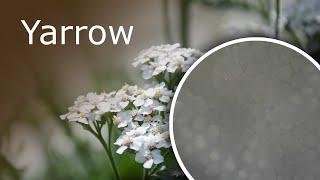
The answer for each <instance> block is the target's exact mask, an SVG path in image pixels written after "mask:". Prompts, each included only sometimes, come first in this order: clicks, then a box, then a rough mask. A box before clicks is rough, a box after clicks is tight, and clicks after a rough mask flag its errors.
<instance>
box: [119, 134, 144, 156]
mask: <svg viewBox="0 0 320 180" xmlns="http://www.w3.org/2000/svg"><path fill="white" fill-rule="evenodd" d="M114 144H116V145H118V146H120V147H119V148H118V150H117V153H118V154H122V153H123V152H124V151H125V150H126V149H128V148H130V149H133V150H135V151H139V150H140V148H141V146H142V137H133V136H130V135H127V134H124V135H121V136H120V137H119V138H118V139H117V141H116V142H115V143H114Z"/></svg>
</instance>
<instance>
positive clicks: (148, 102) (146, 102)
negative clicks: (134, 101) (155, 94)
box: [144, 99, 153, 107]
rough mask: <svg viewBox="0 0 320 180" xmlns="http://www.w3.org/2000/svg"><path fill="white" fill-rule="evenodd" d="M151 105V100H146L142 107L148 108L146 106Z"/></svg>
mask: <svg viewBox="0 0 320 180" xmlns="http://www.w3.org/2000/svg"><path fill="white" fill-rule="evenodd" d="M151 104H153V101H152V99H147V100H145V102H144V107H148V106H150V105H151Z"/></svg>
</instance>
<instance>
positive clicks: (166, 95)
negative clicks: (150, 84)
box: [153, 82, 173, 103]
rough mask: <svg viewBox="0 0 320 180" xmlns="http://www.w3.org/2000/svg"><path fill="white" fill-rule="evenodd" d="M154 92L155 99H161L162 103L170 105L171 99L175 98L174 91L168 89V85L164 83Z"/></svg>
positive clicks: (156, 87)
mask: <svg viewBox="0 0 320 180" xmlns="http://www.w3.org/2000/svg"><path fill="white" fill-rule="evenodd" d="M153 90H154V91H155V95H154V98H157V99H159V100H160V101H161V102H165V103H168V102H169V101H170V97H172V96H173V93H172V91H171V90H168V89H167V88H166V84H165V83H164V82H162V83H160V84H157V85H156V86H155V87H154V88H153Z"/></svg>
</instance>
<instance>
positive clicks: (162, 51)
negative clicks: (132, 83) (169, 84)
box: [133, 44, 202, 79]
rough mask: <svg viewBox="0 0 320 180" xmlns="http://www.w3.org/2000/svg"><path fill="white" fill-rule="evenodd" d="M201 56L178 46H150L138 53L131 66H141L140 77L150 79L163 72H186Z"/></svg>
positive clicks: (196, 51)
mask: <svg viewBox="0 0 320 180" xmlns="http://www.w3.org/2000/svg"><path fill="white" fill-rule="evenodd" d="M201 55H202V53H201V52H200V51H198V50H196V49H191V48H181V47H180V44H173V45H170V44H167V45H160V46H152V47H151V48H149V49H147V50H144V51H142V52H140V54H139V56H138V57H137V58H136V59H135V62H134V63H133V66H134V67H137V66H139V65H141V70H142V71H143V72H142V77H143V78H144V79H150V78H152V77H153V76H157V75H159V74H160V73H162V72H165V71H167V72H169V73H175V72H178V71H179V72H186V71H187V70H188V69H189V68H190V66H191V65H192V64H193V63H194V62H195V61H196V60H197V59H198V58H199V57H200V56H201Z"/></svg>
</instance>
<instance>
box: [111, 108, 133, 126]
mask: <svg viewBox="0 0 320 180" xmlns="http://www.w3.org/2000/svg"><path fill="white" fill-rule="evenodd" d="M130 112H131V111H124V112H123V111H121V112H118V113H117V115H116V116H114V117H113V119H112V121H113V123H115V124H117V125H118V128H122V127H126V126H127V125H128V123H129V122H131V120H132V116H131V114H130Z"/></svg>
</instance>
